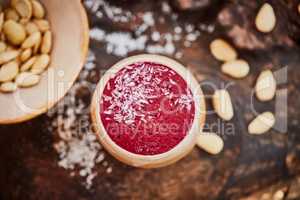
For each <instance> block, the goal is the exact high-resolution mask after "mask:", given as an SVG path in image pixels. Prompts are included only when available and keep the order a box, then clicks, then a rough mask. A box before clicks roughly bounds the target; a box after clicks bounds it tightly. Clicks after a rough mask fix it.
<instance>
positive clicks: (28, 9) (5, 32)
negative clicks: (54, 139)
mask: <svg viewBox="0 0 300 200" xmlns="http://www.w3.org/2000/svg"><path fill="white" fill-rule="evenodd" d="M0 5H1V6H0V106H1V107H2V108H1V109H0V124H10V123H18V122H23V121H26V120H29V119H31V118H33V117H35V116H37V115H39V114H42V113H44V112H46V111H47V110H48V109H50V108H51V107H52V106H53V105H55V103H57V102H58V101H59V100H60V99H61V98H62V97H63V96H64V95H65V94H66V92H67V91H68V89H70V87H71V85H72V84H73V83H74V81H75V80H76V78H77V76H78V74H79V72H80V70H81V68H82V66H83V64H84V60H85V57H86V54H87V51H88V22H87V17H86V13H85V10H84V8H83V6H82V4H81V2H80V0H74V1H72V3H70V2H69V1H67V0H11V1H4V2H2V1H1V4H0Z"/></svg>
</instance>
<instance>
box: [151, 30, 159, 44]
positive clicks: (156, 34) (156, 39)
mask: <svg viewBox="0 0 300 200" xmlns="http://www.w3.org/2000/svg"><path fill="white" fill-rule="evenodd" d="M151 39H152V40H153V41H155V42H157V41H159V39H160V33H159V32H157V31H154V32H153V33H152V35H151Z"/></svg>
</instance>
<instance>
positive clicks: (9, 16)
mask: <svg viewBox="0 0 300 200" xmlns="http://www.w3.org/2000/svg"><path fill="white" fill-rule="evenodd" d="M4 13H5V20H14V21H19V19H20V16H19V15H18V13H17V11H16V10H14V9H11V8H7V9H6V10H5V11H4Z"/></svg>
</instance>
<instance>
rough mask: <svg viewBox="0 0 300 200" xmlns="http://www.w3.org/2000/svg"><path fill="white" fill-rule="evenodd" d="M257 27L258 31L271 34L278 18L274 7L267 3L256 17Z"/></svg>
mask: <svg viewBox="0 0 300 200" xmlns="http://www.w3.org/2000/svg"><path fill="white" fill-rule="evenodd" d="M255 25H256V28H257V30H259V31H260V32H263V33H269V32H271V31H272V30H273V29H274V27H275V25H276V16H275V13H274V9H273V7H272V6H271V5H270V4H268V3H265V4H263V6H262V7H261V8H260V10H259V11H258V13H257V15H256V19H255Z"/></svg>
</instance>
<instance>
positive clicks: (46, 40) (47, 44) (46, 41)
mask: <svg viewBox="0 0 300 200" xmlns="http://www.w3.org/2000/svg"><path fill="white" fill-rule="evenodd" d="M51 47H52V35H51V32H50V31H46V32H45V34H44V36H43V40H42V46H41V52H42V53H43V54H47V53H49V52H50V51H51Z"/></svg>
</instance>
